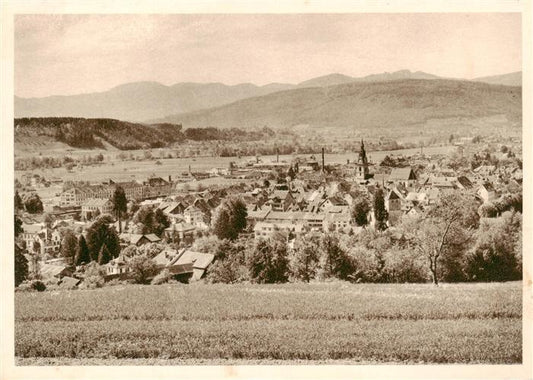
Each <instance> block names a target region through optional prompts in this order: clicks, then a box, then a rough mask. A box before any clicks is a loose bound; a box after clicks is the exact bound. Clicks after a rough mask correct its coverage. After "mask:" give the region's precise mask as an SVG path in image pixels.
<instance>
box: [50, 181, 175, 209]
mask: <svg viewBox="0 0 533 380" xmlns="http://www.w3.org/2000/svg"><path fill="white" fill-rule="evenodd" d="M118 186H120V187H122V188H123V189H124V193H125V194H126V198H127V199H128V200H137V201H140V200H144V199H147V198H154V197H161V196H168V195H170V193H171V192H172V183H171V182H168V181H166V180H164V179H163V178H159V177H156V178H149V179H148V180H147V181H145V182H144V183H139V182H135V181H129V182H114V181H112V180H109V181H108V182H106V183H103V184H99V185H79V186H74V187H72V188H70V189H68V190H65V191H63V192H62V193H61V197H60V203H59V205H60V206H61V207H71V206H82V205H83V204H84V203H85V202H86V201H87V200H89V199H111V198H112V197H113V193H114V192H115V189H116V188H117V187H118Z"/></svg>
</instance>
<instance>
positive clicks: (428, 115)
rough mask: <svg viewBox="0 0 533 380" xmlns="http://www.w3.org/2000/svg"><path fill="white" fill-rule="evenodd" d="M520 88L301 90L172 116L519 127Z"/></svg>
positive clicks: (240, 123)
mask: <svg viewBox="0 0 533 380" xmlns="http://www.w3.org/2000/svg"><path fill="white" fill-rule="evenodd" d="M521 113H522V91H521V87H511V86H501V85H490V84H487V83H481V82H470V81H457V80H444V79H432V80H429V79H399V80H394V81H386V82H352V83H346V84H338V85H334V86H328V87H309V88H299V89H294V90H288V91H281V92H276V93H272V94H268V95H263V96H258V97H253V98H248V99H243V100H239V101H236V102H234V103H231V104H227V105H223V106H219V107H214V108H209V109H203V110H199V111H194V112H189V113H182V114H178V115H173V116H168V117H165V118H163V119H161V120H157V122H166V123H179V124H181V125H183V127H184V128H191V127H201V126H204V127H205V126H216V127H219V128H229V127H238V128H250V127H263V126H268V127H271V128H284V127H285V128H292V127H298V126H305V127H311V128H321V129H324V128H339V127H340V128H345V127H350V128H353V127H356V128H357V129H375V128H401V127H405V126H412V125H422V124H425V123H426V122H428V121H430V120H436V119H441V120H442V119H458V118H459V119H479V118H483V117H490V116H495V115H500V116H501V115H504V116H505V117H506V118H507V120H509V121H513V122H516V121H519V120H520V119H521Z"/></svg>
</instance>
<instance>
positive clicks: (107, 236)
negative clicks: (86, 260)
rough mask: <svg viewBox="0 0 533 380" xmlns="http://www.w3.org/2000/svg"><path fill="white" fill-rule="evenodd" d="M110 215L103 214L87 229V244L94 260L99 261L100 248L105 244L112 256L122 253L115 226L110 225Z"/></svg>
mask: <svg viewBox="0 0 533 380" xmlns="http://www.w3.org/2000/svg"><path fill="white" fill-rule="evenodd" d="M110 223H111V219H110V217H108V216H107V217H106V216H103V217H101V218H99V219H97V220H96V221H95V222H93V224H91V226H90V227H89V229H88V230H87V246H88V248H89V254H90V256H91V260H92V261H98V255H99V254H100V249H101V248H102V246H103V245H104V244H105V245H106V247H107V249H108V250H109V253H110V254H111V257H117V256H118V254H119V253H120V244H119V239H118V235H117V232H116V230H115V228H114V227H109V224H110Z"/></svg>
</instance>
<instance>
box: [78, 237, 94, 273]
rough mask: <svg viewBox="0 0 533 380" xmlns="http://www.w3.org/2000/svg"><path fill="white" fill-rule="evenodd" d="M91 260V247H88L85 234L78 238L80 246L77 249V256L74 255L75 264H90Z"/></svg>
mask: <svg viewBox="0 0 533 380" xmlns="http://www.w3.org/2000/svg"><path fill="white" fill-rule="evenodd" d="M89 262H91V256H90V255H89V248H88V247H87V241H86V240H85V237H84V236H83V235H80V238H79V239H78V247H77V249H76V256H75V257H74V264H75V265H76V266H78V265H82V264H84V263H85V264H88V263H89Z"/></svg>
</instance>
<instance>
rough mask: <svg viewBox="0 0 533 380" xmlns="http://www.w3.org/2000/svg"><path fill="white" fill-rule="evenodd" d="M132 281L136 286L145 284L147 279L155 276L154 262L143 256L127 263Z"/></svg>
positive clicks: (155, 267)
mask: <svg viewBox="0 0 533 380" xmlns="http://www.w3.org/2000/svg"><path fill="white" fill-rule="evenodd" d="M128 268H129V270H130V271H131V274H132V277H133V279H134V281H135V282H136V283H138V284H147V283H148V282H149V279H150V278H151V277H152V276H154V275H155V274H156V269H157V266H156V264H155V262H154V261H153V260H152V259H150V258H149V257H148V256H145V255H138V256H135V257H134V258H132V259H131V260H130V261H129V262H128Z"/></svg>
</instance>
